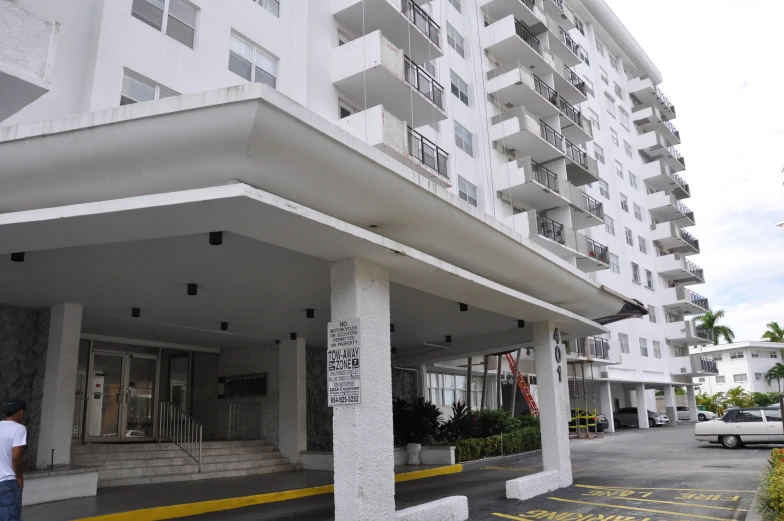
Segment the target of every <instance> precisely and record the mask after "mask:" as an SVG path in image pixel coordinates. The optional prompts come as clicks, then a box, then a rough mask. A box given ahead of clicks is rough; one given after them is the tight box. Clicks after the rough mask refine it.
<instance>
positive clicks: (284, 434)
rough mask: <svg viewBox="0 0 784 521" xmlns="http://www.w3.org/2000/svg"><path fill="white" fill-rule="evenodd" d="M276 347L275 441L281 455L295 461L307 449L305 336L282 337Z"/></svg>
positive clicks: (297, 460)
mask: <svg viewBox="0 0 784 521" xmlns="http://www.w3.org/2000/svg"><path fill="white" fill-rule="evenodd" d="M278 347H279V351H278V375H279V377H278V382H279V383H278V386H279V390H278V404H279V407H278V414H279V418H278V440H279V441H278V445H279V447H280V453H281V455H282V456H284V457H286V458H289V460H290V461H291V462H292V463H297V462H299V457H300V453H301V452H303V451H305V450H307V449H308V424H307V377H306V372H307V370H306V366H305V357H306V347H305V339H304V338H299V336H297V338H296V339H295V340H291V339H288V340H282V341H281V342H280V346H278Z"/></svg>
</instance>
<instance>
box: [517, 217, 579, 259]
mask: <svg viewBox="0 0 784 521" xmlns="http://www.w3.org/2000/svg"><path fill="white" fill-rule="evenodd" d="M514 218H515V221H516V222H517V223H518V224H517V225H516V228H517V229H518V230H520V229H525V228H526V227H527V229H528V237H529V238H530V239H531V240H532V241H533V242H535V243H537V244H538V245H539V246H541V247H542V248H544V249H545V250H547V251H549V252H551V253H553V254H555V255H557V256H558V257H561V258H562V259H572V258H575V257H577V255H578V253H577V233H576V232H575V231H574V230H571V229H569V228H566V227H565V226H564V225H563V224H561V223H559V222H558V221H554V220H553V219H550V218H548V217H546V216H545V215H544V214H542V213H540V212H537V211H528V212H523V213H520V214H517V215H515V216H514Z"/></svg>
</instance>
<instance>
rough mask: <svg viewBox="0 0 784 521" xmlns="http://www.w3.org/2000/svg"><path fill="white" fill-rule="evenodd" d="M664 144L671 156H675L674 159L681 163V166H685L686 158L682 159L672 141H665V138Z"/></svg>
mask: <svg viewBox="0 0 784 521" xmlns="http://www.w3.org/2000/svg"><path fill="white" fill-rule="evenodd" d="M664 144H665V146H666V148H667V151H668V152H669V153H670V154H672V157H674V158H675V160H676V161H677V162H678V163H680V164H681V165H683V166H686V160H685V159H683V156H682V155H681V153H680V152H678V149H677V148H675V147H674V146H673V145H672V143H670V142H669V141H667V140H666V139H665V140H664Z"/></svg>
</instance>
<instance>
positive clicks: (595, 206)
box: [582, 192, 604, 220]
mask: <svg viewBox="0 0 784 521" xmlns="http://www.w3.org/2000/svg"><path fill="white" fill-rule="evenodd" d="M582 194H583V210H587V211H588V212H589V213H591V214H593V215H595V216H596V217H598V218H599V219H602V220H604V205H603V204H602V203H600V202H599V201H597V200H596V199H594V198H593V197H591V196H590V195H588V194H586V193H585V192H583V193H582Z"/></svg>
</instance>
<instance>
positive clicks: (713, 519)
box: [547, 497, 733, 521]
mask: <svg viewBox="0 0 784 521" xmlns="http://www.w3.org/2000/svg"><path fill="white" fill-rule="evenodd" d="M547 499H551V500H553V501H562V502H564V503H577V504H580V505H591V506H596V507H605V508H607V507H609V508H621V509H624V510H637V511H638V512H652V513H654V514H668V515H671V516H682V517H694V518H697V519H709V520H711V521H733V520H732V519H728V518H726V517H711V516H701V515H699V514H685V513H683V512H671V511H669V510H653V509H650V508H640V507H626V506H621V505H613V504H611V503H594V502H592V501H577V500H575V499H564V498H560V497H548V498H547Z"/></svg>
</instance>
